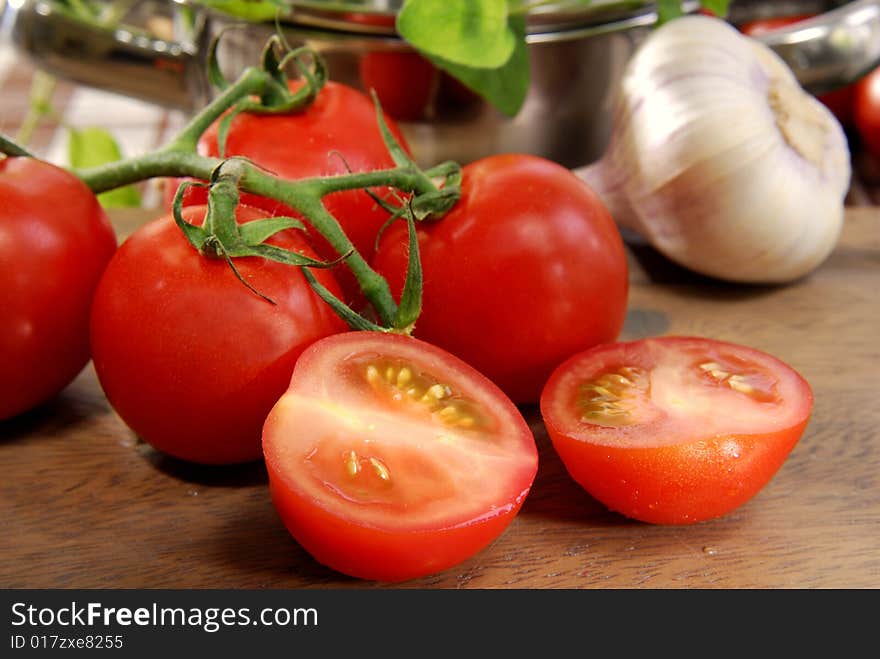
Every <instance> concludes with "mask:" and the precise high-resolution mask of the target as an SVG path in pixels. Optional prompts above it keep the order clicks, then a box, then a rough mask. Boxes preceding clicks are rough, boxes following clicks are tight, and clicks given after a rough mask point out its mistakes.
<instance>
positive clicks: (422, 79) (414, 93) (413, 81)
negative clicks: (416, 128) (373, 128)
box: [358, 51, 439, 121]
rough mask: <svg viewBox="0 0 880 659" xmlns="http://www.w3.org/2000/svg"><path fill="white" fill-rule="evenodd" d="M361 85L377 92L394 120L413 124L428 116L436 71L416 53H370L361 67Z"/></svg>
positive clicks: (437, 77)
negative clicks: (426, 114) (412, 122)
mask: <svg viewBox="0 0 880 659" xmlns="http://www.w3.org/2000/svg"><path fill="white" fill-rule="evenodd" d="M358 66H359V72H360V79H361V84H362V85H363V88H364V89H367V90H370V89H372V90H374V91H375V92H376V95H377V96H378V97H379V102H380V103H381V104H382V109H383V110H384V111H385V112H387V113H388V114H389V115H390V116H392V117H394V118H395V119H398V120H402V121H413V120H416V119H421V118H422V117H424V116H425V112H426V111H427V109H428V108H429V107H430V104H431V99H432V96H433V94H434V88H435V86H436V85H437V84H438V82H439V75H438V71H437V68H436V67H435V66H434V65H433V64H431V62H429V61H428V60H426V59H425V58H424V57H422V56H421V55H419V54H417V53H407V52H401V53H397V52H383V51H376V52H372V53H367V54H366V55H364V56H363V58H361V60H360V62H359V64H358Z"/></svg>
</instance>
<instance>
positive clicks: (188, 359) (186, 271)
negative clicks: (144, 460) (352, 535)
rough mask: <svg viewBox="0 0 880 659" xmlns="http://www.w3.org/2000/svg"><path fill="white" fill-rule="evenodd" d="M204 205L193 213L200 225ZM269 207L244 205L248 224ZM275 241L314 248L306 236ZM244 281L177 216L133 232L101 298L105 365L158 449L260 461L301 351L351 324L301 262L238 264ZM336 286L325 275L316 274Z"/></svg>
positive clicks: (100, 367) (127, 411) (98, 334)
mask: <svg viewBox="0 0 880 659" xmlns="http://www.w3.org/2000/svg"><path fill="white" fill-rule="evenodd" d="M204 214H205V208H204V207H201V206H194V207H191V208H187V209H184V217H185V218H186V219H187V221H189V222H191V223H193V224H201V222H202V221H203V219H204ZM263 215H264V213H262V212H261V211H257V210H255V209H251V208H245V207H239V217H238V219H239V221H240V222H244V221H248V220H253V219H256V218H259V217H263ZM270 242H271V243H272V244H274V245H278V246H281V247H286V248H288V249H294V250H296V251H299V252H301V253H304V254H307V255H314V253H313V252H312V250H311V249H310V248H309V247H308V245H307V244H306V242H305V240H304V238H303V237H302V235H301V233H299V232H297V231H295V230H288V231H286V232H284V233H283V234H279V236H277V237H274V238H272V239H271V240H270ZM235 264H236V267H237V268H238V271H239V273H240V274H241V276H242V277H243V278H244V279H245V280H246V281H247V282H248V283H249V284H250V285H251V286H253V287H254V288H255V289H256V290H257V291H259V292H260V293H261V294H263V295H265V296H267V297H269V298H271V300H272V301H273V302H274V304H272V303H270V302H267V301H266V300H264V299H263V298H261V297H259V296H258V295H256V294H255V293H254V292H253V291H251V290H249V289H248V288H247V287H246V286H245V285H244V284H242V283H241V282H240V281H239V280H238V279H237V278H236V277H235V275H234V273H233V272H232V270H231V268H230V267H229V265H228V264H227V263H226V262H225V261H224V260H223V259H219V258H209V257H206V256H201V255H200V254H199V253H198V252H197V251H196V250H195V249H194V248H193V247H192V246H191V245H190V244H189V243H188V242H187V241H186V239H185V237H184V236H183V234H182V232H181V231H180V229H179V228H178V227H177V225H176V224H175V223H174V221H173V219H172V218H171V217H169V216H166V217H162V218H159V219H157V220H155V221H153V222H151V223H149V224H147V225H145V226H143V227H142V228H141V229H139V230H138V231H137V232H135V233H134V234H132V236H131V237H129V238H128V239H127V240H126V241H125V242H124V243H123V244H122V246H121V247H120V248H119V251H118V252H117V253H116V255H115V256H114V258H113V259H112V261H111V262H110V265H109V266H108V267H107V270H106V271H105V273H104V276H103V277H102V279H101V282H100V284H99V286H98V290H97V292H96V294H95V301H94V307H93V309H92V322H91V341H92V350H93V355H94V364H95V370H96V372H97V374H98V379H99V381H100V383H101V386H102V387H103V389H104V392H105V393H106V395H107V398H108V400H109V401H110V403H111V405H112V406H113V408H114V409H115V410H116V412H117V413H118V414H119V416H120V417H121V418H122V420H123V421H125V423H126V424H128V426H129V427H130V428H132V429H133V430H134V431H135V432H136V433H137V434H138V435H140V436H141V437H142V438H143V439H144V440H145V441H147V442H149V443H150V444H152V445H153V446H154V447H155V448H157V449H159V450H160V451H162V452H164V453H167V454H169V455H172V456H174V457H177V458H181V459H183V460H188V461H192V462H198V463H205V464H227V463H237V462H246V461H251V460H258V459H260V458H261V456H262V451H261V445H260V441H261V439H260V437H261V429H262V424H263V421H264V420H265V418H266V415H267V414H268V413H269V410H270V409H271V408H272V405H274V404H275V401H277V400H278V397H279V396H280V395H281V394H282V393H283V392H284V390H285V389H286V388H287V385H288V382H289V381H290V374H291V373H292V372H293V366H294V363H295V362H296V359H297V357H299V355H300V353H301V352H302V351H303V350H304V349H305V348H306V347H307V346H308V345H310V344H311V343H312V342H314V341H316V340H317V339H319V338H322V337H324V336H327V335H328V334H333V333H335V332H341V331H344V330H346V326H345V325H344V323H343V322H342V321H341V320H340V319H339V318H338V317H337V316H336V315H334V313H333V312H332V311H331V310H330V308H329V307H328V306H327V305H326V304H325V303H324V302H323V301H322V300H321V299H320V298H318V297H317V295H315V294H314V293H313V292H312V290H311V288H310V287H309V285H308V283H307V282H306V280H305V277H304V276H303V274H302V273H301V272H300V270H299V269H297V268H294V267H291V266H287V265H283V264H280V263H274V262H271V261H267V260H265V259H261V258H256V257H248V258H243V259H236V260H235ZM314 273H315V276H316V277H317V278H318V279H319V281H321V283H323V284H324V285H325V286H327V287H328V288H329V289H330V290H331V291H335V292H336V293H339V288H338V284H337V283H336V282H335V281H334V280H333V277H332V275H331V274H330V273H329V272H327V271H314Z"/></svg>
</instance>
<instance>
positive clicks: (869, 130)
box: [853, 67, 880, 160]
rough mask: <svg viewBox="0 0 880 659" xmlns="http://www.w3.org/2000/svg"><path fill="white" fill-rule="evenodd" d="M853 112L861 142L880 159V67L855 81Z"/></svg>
mask: <svg viewBox="0 0 880 659" xmlns="http://www.w3.org/2000/svg"><path fill="white" fill-rule="evenodd" d="M853 114H854V116H853V120H854V122H855V125H856V130H858V132H859V136H860V137H861V138H862V143H863V144H864V146H865V148H866V149H867V150H868V151H869V152H870V153H871V155H872V156H873V157H874V158H876V159H878V160H880V67H878V68H876V69H874V70H873V71H872V72H871V73H869V74H868V75H866V76H865V77H864V78H862V79H861V80H859V81H858V82H857V83H856V85H855V110H854V113H853Z"/></svg>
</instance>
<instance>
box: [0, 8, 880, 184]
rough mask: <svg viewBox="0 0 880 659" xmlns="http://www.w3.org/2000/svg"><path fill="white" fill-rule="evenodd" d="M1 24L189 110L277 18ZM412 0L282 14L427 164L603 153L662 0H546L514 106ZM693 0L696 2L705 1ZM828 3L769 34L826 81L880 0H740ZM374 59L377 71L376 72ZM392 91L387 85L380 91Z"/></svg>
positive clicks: (571, 161)
mask: <svg viewBox="0 0 880 659" xmlns="http://www.w3.org/2000/svg"><path fill="white" fill-rule="evenodd" d="M3 3H6V4H5V10H3V14H2V16H0V26H3V29H5V31H7V32H8V33H10V34H11V35H12V38H13V39H14V41H15V43H16V44H17V45H18V46H19V48H20V49H21V50H22V51H24V52H26V53H28V54H29V55H30V56H31V57H32V58H33V60H34V61H35V62H36V63H37V64H38V65H39V66H41V67H43V68H44V69H46V70H49V71H50V72H54V73H56V74H58V75H61V76H65V77H68V78H70V79H73V80H76V81H78V82H81V83H85V84H90V85H95V86H98V87H102V88H105V89H109V90H113V91H118V92H121V93H124V94H128V95H131V96H135V97H138V98H142V99H146V100H149V101H152V102H156V103H159V104H162V105H165V106H169V107H175V108H181V109H183V110H185V111H187V112H191V111H193V110H195V109H196V108H198V107H200V106H201V105H203V104H204V103H205V102H206V101H207V100H208V99H209V98H210V95H211V93H212V92H211V89H210V87H209V85H208V83H207V80H206V77H205V74H204V70H205V67H204V56H205V52H206V50H207V45H208V43H209V42H210V40H211V39H212V38H213V37H214V36H216V35H217V34H219V33H220V32H221V31H223V36H222V41H221V47H220V58H221V64H222V67H223V69H224V71H226V73H227V75H229V76H230V77H232V76H235V75H236V74H237V72H238V71H240V70H241V69H242V68H243V67H244V66H247V65H250V64H252V63H254V62H256V61H257V58H258V56H259V52H260V50H261V49H262V46H263V44H264V43H265V40H266V39H267V38H268V36H269V35H270V34H272V33H273V32H274V31H275V25H273V24H271V23H267V24H254V23H250V24H247V26H246V27H245V28H244V29H234V30H227V29H226V28H229V27H230V26H231V25H233V24H234V23H236V22H235V21H234V20H233V19H231V18H229V17H228V16H226V15H224V14H221V13H218V12H214V11H209V10H206V9H205V8H203V7H201V6H199V5H189V4H186V3H185V2H182V1H181V2H167V1H164V2H163V1H162V0H146V3H149V8H148V9H147V10H144V8H143V7H144V4H145V2H144V1H140V2H138V3H137V4H136V6H137V7H138V8H140V11H141V14H145V15H150V14H151V13H152V14H155V13H156V12H157V11H164V12H166V13H167V15H168V17H169V21H170V24H173V26H174V29H173V34H172V35H163V36H161V37H157V36H155V35H146V34H142V33H139V32H138V31H134V30H127V29H118V28H117V29H103V30H102V29H99V28H95V27H93V26H89V25H85V24H83V23H81V22H78V21H76V20H75V19H72V18H70V17H69V16H67V15H64V14H62V13H60V12H58V11H57V10H56V9H55V8H54V7H53V6H52V5H51V3H50V2H48V1H47V0H0V6H2V4H3ZM401 3H402V0H360V1H356V0H350V1H348V2H346V1H343V2H339V1H334V2H326V1H324V2H322V1H320V0H295V1H294V3H293V6H294V9H293V11H292V12H290V13H289V14H288V15H286V16H284V17H282V19H281V25H282V26H283V29H284V33H285V36H286V38H287V40H288V41H289V42H291V44H292V45H308V46H310V47H312V48H314V49H315V50H317V51H318V52H320V53H322V55H323V56H324V58H325V59H326V61H327V63H328V66H329V71H330V75H331V78H333V79H335V80H338V81H341V82H345V83H347V84H350V85H353V86H355V87H359V88H362V89H365V88H367V87H374V88H377V91H378V93H379V97H380V100H382V101H383V106H384V107H385V109H386V110H387V111H389V112H390V113H391V114H392V115H397V116H396V117H395V118H396V119H397V120H398V123H399V124H400V126H401V128H402V130H403V132H404V134H405V135H406V137H407V139H408V141H409V142H410V145H411V146H412V148H413V151H414V153H415V154H416V157H417V159H418V160H419V161H420V162H422V163H423V164H434V163H437V162H440V161H443V160H447V159H452V160H457V161H459V162H462V163H466V162H470V161H472V160H474V159H476V158H479V157H482V156H484V155H487V154H490V153H498V152H523V153H533V154H536V155H541V156H544V157H547V158H550V159H553V160H555V161H557V162H559V163H562V164H564V165H566V166H568V167H577V166H581V165H585V164H588V163H590V162H593V161H594V160H596V159H597V158H598V157H599V156H601V154H602V153H603V151H604V149H605V147H606V145H607V142H608V137H609V134H610V130H611V103H612V98H613V96H614V92H615V88H616V84H617V81H618V80H619V78H620V76H621V73H622V71H623V68H624V67H625V65H626V63H627V61H628V60H629V58H630V56H631V55H632V53H633V52H634V50H635V49H636V48H637V47H638V45H639V44H640V43H641V41H642V40H643V39H644V38H645V37H646V36H647V35H648V33H649V30H650V29H651V26H652V25H653V24H654V22H655V20H656V15H655V9H654V8H655V3H651V2H638V1H624V2H620V1H602V0H596V1H595V2H593V3H592V4H591V5H589V6H587V7H586V8H583V7H582V8H580V9H571V8H570V6H569V7H568V8H566V3H552V2H551V3H547V4H545V5H542V6H541V7H540V9H539V10H536V11H534V12H533V13H532V14H530V16H529V20H528V35H527V44H528V55H529V63H530V68H531V85H530V88H529V90H528V93H527V96H526V100H525V103H524V105H523V107H522V109H521V110H520V111H519V113H517V115H516V116H514V117H506V116H504V115H502V114H501V113H499V112H498V111H497V110H496V109H495V108H494V107H492V106H490V105H489V104H487V103H486V102H485V101H484V100H483V99H481V98H479V97H478V96H476V95H475V94H473V93H471V92H469V91H468V90H466V89H465V88H464V87H463V86H462V85H460V84H459V83H457V81H455V80H453V79H451V78H450V77H449V76H447V75H445V74H443V73H441V72H440V71H438V70H436V69H435V68H434V67H432V66H431V65H430V64H428V63H427V62H426V61H424V60H422V59H421V58H420V57H419V56H418V55H417V54H416V53H414V51H412V49H411V48H410V47H409V46H408V45H407V44H406V43H405V42H404V41H402V40H401V39H400V38H399V37H398V36H397V34H396V33H395V31H394V18H395V16H396V13H397V11H398V10H399V7H400V5H401ZM695 8H696V3H693V4H692V5H691V6H690V9H695ZM787 13H792V14H794V13H797V14H801V13H819V14H820V15H819V16H818V17H817V18H815V19H813V20H811V21H806V22H804V23H803V24H798V25H797V26H793V27H791V28H788V29H785V30H780V31H778V32H774V33H772V34H768V35H765V36H763V37H761V38H762V39H763V40H764V41H766V42H767V43H768V44H769V45H770V46H771V48H773V49H774V50H776V52H777V53H779V54H780V55H781V56H782V57H783V58H784V59H785V60H786V61H787V62H788V63H789V65H790V66H791V68H792V70H793V71H794V72H795V74H796V75H797V76H798V79H799V80H800V81H801V83H802V84H803V85H804V86H805V87H806V88H807V89H809V90H811V91H815V92H821V91H827V90H829V89H832V88H834V87H837V86H840V85H843V84H847V83H849V82H852V81H853V80H855V79H857V78H858V77H859V76H861V75H863V74H864V73H865V72H867V71H869V70H870V69H872V68H873V67H874V66H876V65H877V64H878V63H880V0H858V1H856V2H772V3H771V2H754V1H751V2H750V1H739V2H737V1H734V2H733V3H731V11H730V19H731V21H732V22H734V23H741V22H744V21H746V20H751V19H754V18H758V17H761V16H765V15H771V14H772V15H783V14H787ZM377 72H379V75H378V77H377ZM383 96H384V98H383Z"/></svg>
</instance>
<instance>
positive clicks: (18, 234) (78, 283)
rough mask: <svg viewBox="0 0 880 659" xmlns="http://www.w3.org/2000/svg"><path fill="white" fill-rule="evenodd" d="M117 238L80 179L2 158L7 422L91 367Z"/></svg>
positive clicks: (0, 383) (3, 414) (0, 251)
mask: <svg viewBox="0 0 880 659" xmlns="http://www.w3.org/2000/svg"><path fill="white" fill-rule="evenodd" d="M115 250H116V236H115V234H114V232H113V228H112V227H111V226H110V222H109V221H108V219H107V216H106V215H105V214H104V211H103V210H102V209H101V206H100V205H99V204H98V201H97V199H96V198H95V196H94V195H93V194H92V192H91V191H90V190H89V189H88V188H87V187H86V186H85V185H84V184H83V183H82V181H80V180H79V179H78V178H76V177H75V176H73V174H70V173H69V172H66V171H64V170H63V169H60V168H58V167H56V166H54V165H51V164H49V163H46V162H42V161H40V160H36V159H33V158H3V157H2V156H0V282H2V285H0V308H2V314H3V322H2V323H0V362H2V363H3V377H2V378H0V420H2V419H8V418H11V417H13V416H16V415H18V414H20V413H22V412H25V411H27V410H29V409H31V408H33V407H35V406H36V405H39V404H40V403H43V402H45V401H46V400H48V399H49V398H51V397H52V396H54V395H55V394H57V393H58V392H59V391H61V390H62V389H63V388H64V387H66V386H67V385H68V384H69V383H70V382H71V380H73V378H74V377H76V375H77V374H78V373H79V372H80V371H81V370H82V369H83V367H84V366H85V365H86V363H87V362H88V360H89V356H90V353H89V308H90V306H91V303H92V295H93V294H94V290H95V287H96V286H97V284H98V279H99V278H100V276H101V273H102V272H103V271H104V268H105V267H106V265H107V263H108V262H109V261H110V257H111V256H112V255H113V252H114V251H115Z"/></svg>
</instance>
